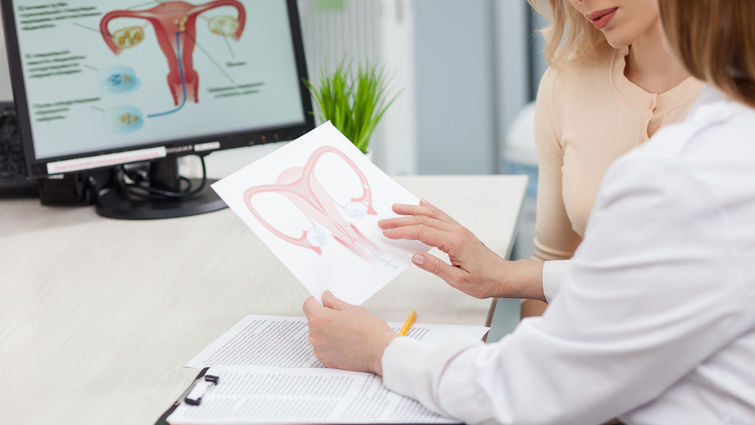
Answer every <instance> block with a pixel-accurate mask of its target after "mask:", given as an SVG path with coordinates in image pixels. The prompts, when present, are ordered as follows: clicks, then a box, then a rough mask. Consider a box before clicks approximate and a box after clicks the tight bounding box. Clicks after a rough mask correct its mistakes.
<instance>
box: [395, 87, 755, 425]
mask: <svg viewBox="0 0 755 425" xmlns="http://www.w3.org/2000/svg"><path fill="white" fill-rule="evenodd" d="M606 137H610V135H606ZM558 268H561V269H563V273H561V272H559V271H558V270H556V269H555V268H550V269H549V268H548V267H546V269H545V273H544V280H545V282H544V289H545V291H546V295H548V296H549V297H552V298H553V300H552V302H551V305H550V307H549V308H548V310H547V312H546V313H545V315H544V316H543V317H540V318H530V319H525V320H524V321H522V323H521V324H520V325H519V326H518V327H517V328H516V330H515V331H514V332H513V333H512V334H510V335H507V336H506V337H504V338H503V339H502V340H501V341H499V342H498V343H495V344H490V345H484V344H482V343H480V342H479V341H476V342H473V341H457V342H454V343H452V344H449V345H446V346H440V347H433V346H429V345H426V344H424V343H421V342H418V341H414V340H411V339H408V338H406V337H402V338H397V339H395V340H394V341H393V342H392V343H391V344H390V346H389V347H388V348H387V349H386V351H385V353H384V355H383V361H382V365H383V374H384V382H385V384H386V385H387V386H388V387H389V388H390V389H392V390H394V391H397V392H399V393H402V394H405V395H408V396H410V397H414V398H416V399H418V400H420V401H421V402H422V403H423V404H425V405H426V406H427V407H429V408H431V409H433V410H436V411H438V412H441V413H444V414H446V415H450V416H452V417H455V418H458V419H461V420H463V421H465V422H468V423H479V422H484V421H490V420H493V421H496V422H500V423H504V424H557V425H569V424H575V425H589V424H599V423H601V422H603V421H605V420H607V419H610V418H612V417H617V416H618V417H620V418H621V419H622V420H623V421H624V422H625V423H627V424H631V425H661V424H663V425H669V424H695V425H705V424H743V425H744V424H748V425H752V424H755V110H753V109H751V108H748V107H746V106H744V105H743V104H741V103H738V102H734V101H731V100H725V99H724V100H718V101H714V102H712V103H708V104H705V105H701V106H700V107H699V108H698V109H697V110H696V111H695V113H694V114H693V115H692V116H691V118H690V119H688V120H687V121H686V122H685V123H682V124H678V125H673V126H669V127H667V128H665V129H663V130H661V131H660V132H658V134H657V135H656V136H655V137H654V138H653V139H652V140H651V141H649V142H648V143H647V144H645V145H644V146H642V147H639V148H637V149H635V150H633V151H632V152H630V153H628V154H626V155H625V156H623V157H622V158H620V159H619V160H618V161H616V163H615V164H614V165H613V166H612V167H611V168H610V169H609V171H608V172H607V174H606V176H605V178H604V181H603V184H602V186H601V188H600V192H599V194H598V198H597V200H596V202H595V207H594V209H593V212H592V215H591V217H590V220H589V222H588V226H587V231H586V234H585V239H584V240H583V242H582V244H581V245H580V247H579V249H578V250H577V252H576V253H575V255H574V257H573V258H572V260H570V261H568V262H565V263H561V264H560V265H559V266H558Z"/></svg>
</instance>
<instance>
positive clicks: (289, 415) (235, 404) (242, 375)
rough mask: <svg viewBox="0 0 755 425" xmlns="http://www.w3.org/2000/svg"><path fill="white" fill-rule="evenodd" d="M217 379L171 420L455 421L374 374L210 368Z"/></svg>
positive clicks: (323, 370) (176, 412) (169, 419)
mask: <svg viewBox="0 0 755 425" xmlns="http://www.w3.org/2000/svg"><path fill="white" fill-rule="evenodd" d="M207 373H208V374H211V375H216V376H218V377H219V378H220V379H219V383H218V385H217V386H215V387H213V388H211V389H210V390H209V391H208V392H207V393H206V394H205V395H204V397H202V402H201V404H200V405H199V406H189V405H186V404H182V405H180V406H179V407H178V408H177V409H176V410H175V411H174V412H173V414H171V415H170V417H169V418H168V422H169V423H171V424H252V423H458V421H455V420H452V419H447V418H444V417H441V416H439V415H436V414H435V413H433V412H430V411H429V410H427V409H425V408H424V407H423V406H422V405H420V404H419V403H418V402H417V401H415V400H412V399H410V398H407V397H403V396H401V395H399V394H396V393H394V392H391V391H389V390H388V389H386V388H385V387H384V386H383V384H382V381H381V379H380V377H378V376H376V375H372V374H367V373H359V372H346V371H341V370H334V369H279V368H266V369H260V368H211V369H210V370H209V371H208V372H207Z"/></svg>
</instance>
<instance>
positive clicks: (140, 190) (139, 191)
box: [114, 155, 207, 200]
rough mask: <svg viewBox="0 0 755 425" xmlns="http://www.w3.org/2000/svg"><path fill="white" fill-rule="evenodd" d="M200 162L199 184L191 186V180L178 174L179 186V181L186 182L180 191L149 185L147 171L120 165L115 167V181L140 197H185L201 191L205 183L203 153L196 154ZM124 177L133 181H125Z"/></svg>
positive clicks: (131, 193) (205, 172)
mask: <svg viewBox="0 0 755 425" xmlns="http://www.w3.org/2000/svg"><path fill="white" fill-rule="evenodd" d="M198 156H199V160H200V162H201V163H202V180H201V183H200V184H199V186H197V187H196V188H192V186H193V185H192V183H191V180H189V179H188V178H186V177H183V176H179V187H180V186H181V183H182V182H183V183H185V184H186V188H185V189H184V190H181V191H172V190H167V189H160V188H156V187H152V186H150V183H149V175H148V173H144V172H141V173H140V170H127V169H126V167H124V166H120V167H118V168H117V169H116V173H115V178H114V180H115V183H116V184H117V185H118V187H119V188H120V189H121V190H123V191H124V192H126V193H127V194H129V195H131V196H134V197H136V198H142V199H145V200H146V199H187V198H190V197H192V196H194V195H196V194H197V193H199V192H201V191H202V190H203V189H204V188H205V186H206V185H207V167H206V165H205V161H204V157H205V155H198ZM126 177H128V178H129V179H131V180H132V181H133V182H134V183H128V182H126Z"/></svg>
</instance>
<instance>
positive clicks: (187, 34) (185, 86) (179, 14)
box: [100, 0, 246, 106]
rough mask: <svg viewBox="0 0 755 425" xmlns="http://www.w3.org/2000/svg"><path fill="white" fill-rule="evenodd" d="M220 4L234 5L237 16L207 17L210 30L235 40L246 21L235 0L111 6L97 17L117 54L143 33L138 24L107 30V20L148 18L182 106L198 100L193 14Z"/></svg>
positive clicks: (171, 87)
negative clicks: (125, 7) (138, 7)
mask: <svg viewBox="0 0 755 425" xmlns="http://www.w3.org/2000/svg"><path fill="white" fill-rule="evenodd" d="M221 6H232V7H234V8H236V10H237V12H238V17H237V18H232V17H227V16H224V17H218V18H216V19H213V20H211V21H210V29H211V31H212V32H213V33H215V34H217V35H221V36H228V37H233V38H234V39H235V40H239V39H240V38H241V34H242V33H243V31H244V25H245V23H246V11H245V10H244V6H243V5H242V4H241V3H240V2H238V1H237V0H215V1H211V2H209V3H205V4H200V5H193V4H190V3H186V2H183V1H166V2H161V3H160V4H159V5H158V6H155V7H153V8H152V9H148V10H114V11H112V12H110V13H108V14H106V15H105V16H104V17H103V18H102V20H101V21H100V33H101V34H102V37H103V39H104V40H105V43H107V45H108V47H110V50H112V51H113V53H115V54H116V55H118V54H120V53H121V52H122V51H123V50H124V49H128V48H131V47H135V46H136V45H138V44H139V43H141V42H142V41H143V40H144V37H145V34H144V30H143V28H142V27H140V26H135V27H129V28H121V29H119V30H117V31H114V32H111V31H110V30H109V29H108V26H109V24H110V21H112V20H113V19H116V18H140V19H146V20H148V21H149V22H150V23H151V24H152V26H153V28H154V30H155V35H156V36H157V42H158V43H159V45H160V48H161V49H162V51H163V53H164V54H165V57H166V59H167V60H168V68H169V73H168V86H169V88H170V91H171V93H172V94H173V102H174V104H175V105H181V106H183V104H184V103H185V102H186V101H187V100H189V101H192V102H195V103H197V102H198V101H199V96H198V93H199V74H198V73H197V71H196V70H195V69H194V60H193V56H194V47H195V45H196V25H197V18H198V17H199V15H201V14H202V13H204V12H207V11H208V10H212V9H215V8H218V7H221Z"/></svg>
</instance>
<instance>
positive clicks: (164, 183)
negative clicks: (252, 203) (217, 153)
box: [97, 158, 227, 220]
mask: <svg viewBox="0 0 755 425" xmlns="http://www.w3.org/2000/svg"><path fill="white" fill-rule="evenodd" d="M149 165H150V181H149V185H148V186H149V187H152V188H155V189H158V190H160V191H172V192H178V191H179V190H181V189H180V187H181V179H180V177H179V175H178V160H177V159H175V158H168V159H160V160H157V161H153V162H151V163H150V164H149ZM114 178H115V177H114ZM189 180H190V181H191V184H192V187H199V185H201V183H202V179H189ZM214 182H215V180H207V182H206V183H205V187H204V188H203V189H202V190H201V191H199V192H198V193H195V194H193V195H191V196H189V197H186V198H171V197H156V196H155V197H149V198H147V197H143V196H139V195H135V194H133V193H129V192H128V191H127V190H125V189H124V188H122V187H121V186H120V185H118V184H116V183H113V184H111V186H110V187H108V188H106V189H104V190H103V191H102V192H101V193H100V194H99V197H98V198H97V214H99V215H101V216H103V217H109V218H117V219H126V220H153V219H161V218H176V217H186V216H191V215H197V214H204V213H208V212H212V211H217V210H221V209H223V208H226V207H227V205H226V204H225V202H223V200H222V199H220V197H218V195H217V194H216V193H215V191H213V190H212V188H210V184H212V183H214Z"/></svg>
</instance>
